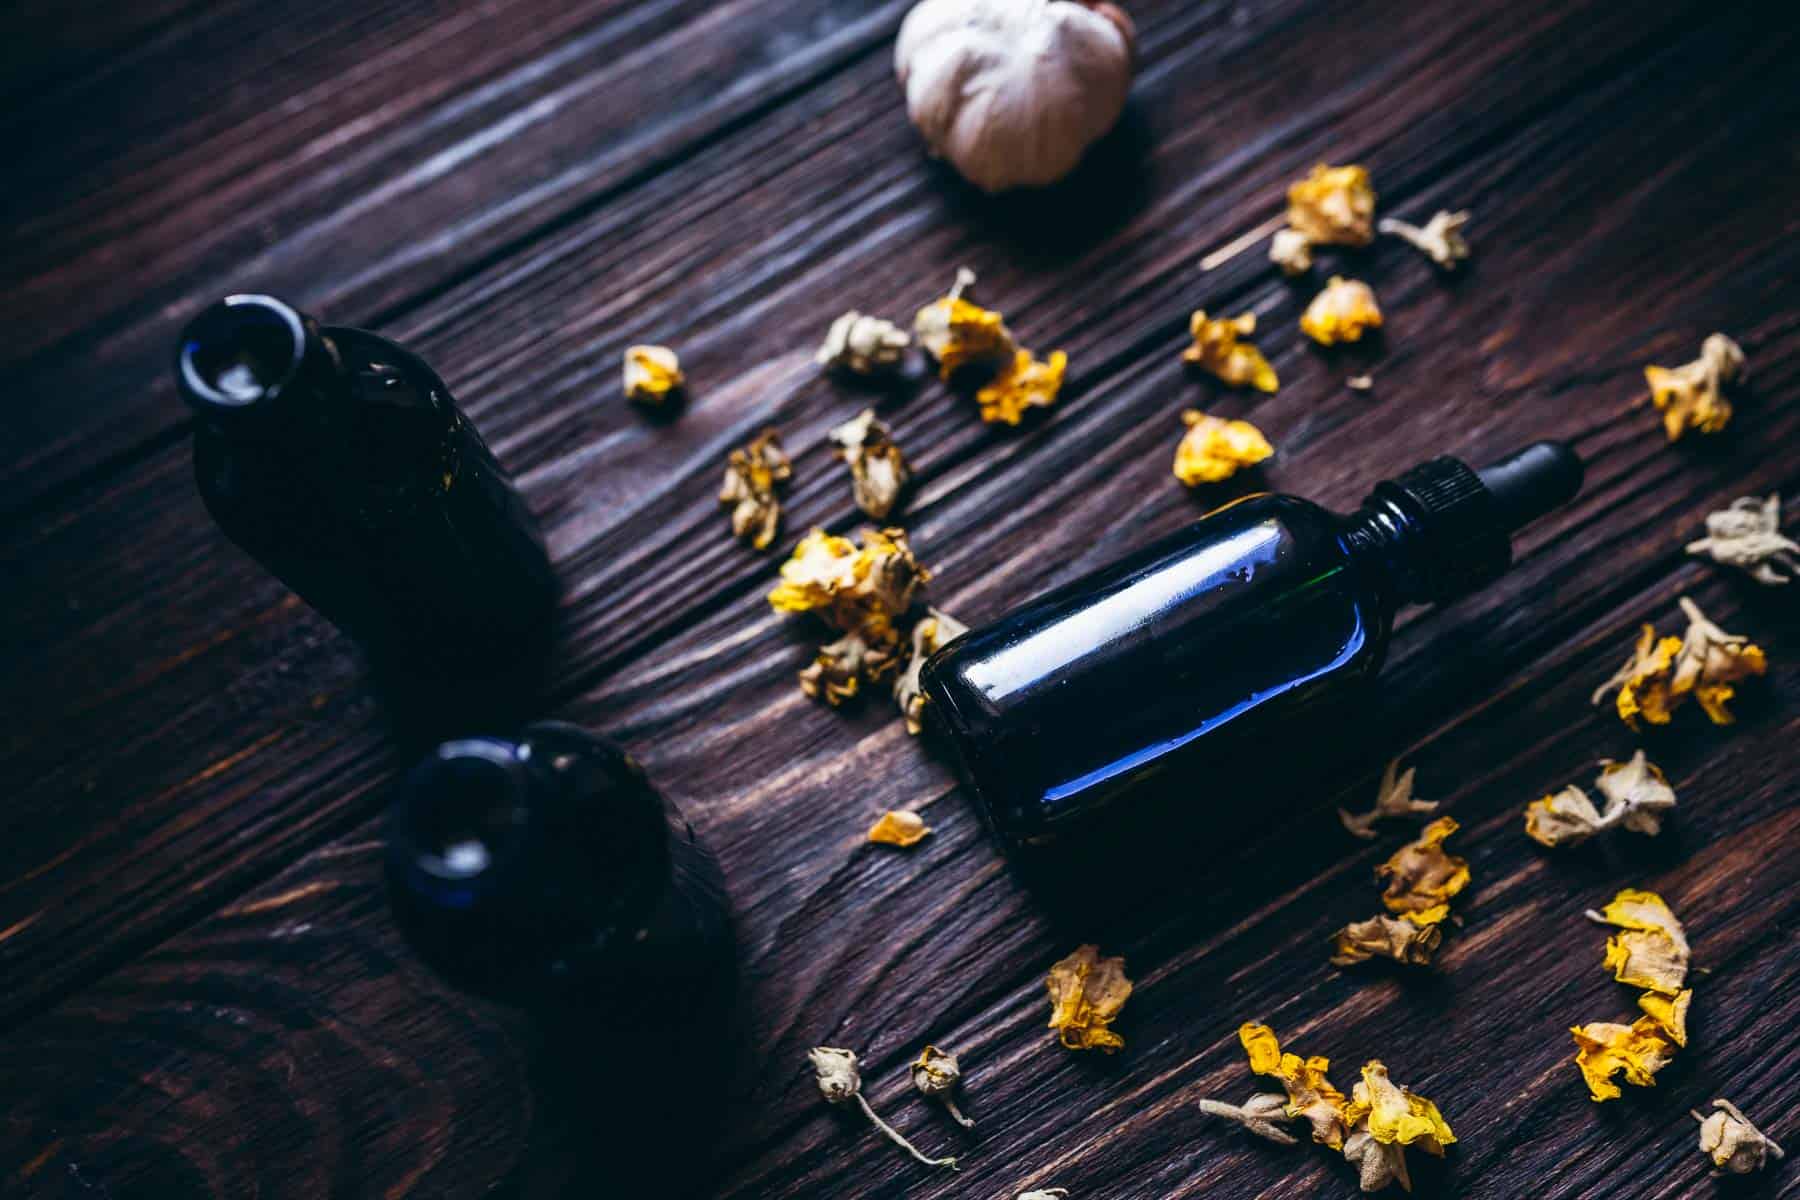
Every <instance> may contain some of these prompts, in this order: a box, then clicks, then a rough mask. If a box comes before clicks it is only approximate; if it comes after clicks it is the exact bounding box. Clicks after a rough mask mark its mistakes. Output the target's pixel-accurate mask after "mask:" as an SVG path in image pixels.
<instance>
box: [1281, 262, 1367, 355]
mask: <svg viewBox="0 0 1800 1200" xmlns="http://www.w3.org/2000/svg"><path fill="white" fill-rule="evenodd" d="M1380 325H1381V308H1380V306H1378V305H1377V304H1376V303H1375V293H1374V292H1373V291H1371V290H1370V288H1369V285H1368V284H1366V283H1363V282H1361V281H1360V280H1356V279H1345V278H1344V277H1343V276H1342V275H1333V276H1332V277H1331V281H1330V282H1329V283H1327V284H1326V285H1325V290H1324V291H1322V292H1320V293H1319V294H1318V295H1317V296H1314V297H1313V301H1312V303H1311V304H1309V305H1307V306H1306V312H1304V313H1303V314H1301V317H1300V332H1302V333H1304V334H1305V335H1306V336H1307V337H1309V338H1311V339H1312V340H1313V341H1315V342H1317V343H1319V345H1321V346H1333V345H1336V344H1337V343H1339V342H1355V341H1360V340H1362V335H1363V330H1365V329H1374V328H1377V327H1379V326H1380Z"/></svg>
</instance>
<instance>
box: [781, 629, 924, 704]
mask: <svg viewBox="0 0 1800 1200" xmlns="http://www.w3.org/2000/svg"><path fill="white" fill-rule="evenodd" d="M899 665H900V636H899V634H897V633H895V632H894V629H893V627H892V626H891V625H889V624H887V623H886V622H885V621H871V622H870V623H869V624H867V625H865V626H864V627H862V628H861V629H852V630H851V631H850V632H849V633H846V634H845V635H844V636H843V637H841V638H838V639H837V640H836V641H831V642H827V643H825V644H824V645H823V646H820V647H819V653H818V654H817V655H816V656H814V658H813V661H812V662H811V663H810V664H808V665H807V666H806V667H804V668H802V669H801V671H800V690H801V691H802V692H804V693H805V694H806V696H807V698H808V699H812V700H823V701H824V702H825V703H826V704H829V705H830V706H831V707H832V708H836V707H838V706H839V705H840V704H842V703H844V702H845V701H846V700H849V699H851V698H852V697H854V696H856V695H857V694H858V693H859V692H860V691H861V690H862V685H863V684H865V683H878V682H880V681H881V680H882V679H885V678H886V677H887V676H888V675H889V674H891V673H892V672H893V670H894V668H896V667H898V666H899Z"/></svg>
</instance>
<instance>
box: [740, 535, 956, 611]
mask: <svg viewBox="0 0 1800 1200" xmlns="http://www.w3.org/2000/svg"><path fill="white" fill-rule="evenodd" d="M860 536H861V538H862V545H861V546H858V545H857V544H856V543H854V542H852V541H851V540H850V539H849V538H844V537H837V536H835V535H833V534H829V533H826V532H825V531H824V530H823V529H815V530H813V531H812V532H811V533H809V534H807V535H806V536H805V537H804V538H802V539H800V544H799V545H797V546H795V547H794V553H793V557H791V558H789V559H788V561H787V562H785V563H783V564H782V565H781V583H780V584H779V585H777V586H776V588H775V589H774V590H773V591H771V592H770V593H769V603H770V605H771V606H773V607H774V609H775V611H776V612H786V613H803V612H816V613H818V614H819V617H820V618H821V619H822V620H824V621H825V623H826V624H828V625H830V626H831V627H832V628H834V629H837V630H839V631H841V632H845V633H850V632H857V631H861V632H863V633H865V635H867V634H869V633H870V632H871V631H872V630H873V629H874V628H875V627H878V626H879V625H880V624H881V623H883V622H885V623H887V624H889V625H892V624H894V623H895V622H897V621H898V620H899V619H900V617H901V616H902V615H904V614H905V612H906V610H907V609H908V608H910V607H912V602H913V598H914V595H915V593H916V592H917V591H918V589H919V587H920V586H922V585H923V584H924V583H925V581H926V580H928V579H930V578H931V573H930V572H929V571H927V570H926V569H925V568H924V567H923V566H921V565H920V564H919V561H918V560H917V559H916V558H914V557H913V553H912V548H911V547H910V546H908V545H907V542H906V531H905V530H903V529H864V530H863V531H862V532H861V535H860Z"/></svg>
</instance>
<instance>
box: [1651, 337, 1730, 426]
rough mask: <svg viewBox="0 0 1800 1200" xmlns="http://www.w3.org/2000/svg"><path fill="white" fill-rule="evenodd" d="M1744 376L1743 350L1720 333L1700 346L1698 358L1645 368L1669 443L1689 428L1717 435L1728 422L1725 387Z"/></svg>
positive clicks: (1727, 401)
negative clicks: (1672, 364)
mask: <svg viewBox="0 0 1800 1200" xmlns="http://www.w3.org/2000/svg"><path fill="white" fill-rule="evenodd" d="M1743 374H1744V348H1743V347H1742V346H1740V345H1738V344H1737V343H1736V342H1734V341H1732V340H1731V339H1730V338H1728V337H1726V336H1725V335H1724V334H1722V333H1715V334H1712V335H1710V336H1709V337H1708V338H1707V339H1706V340H1705V341H1704V342H1702V343H1700V357H1699V358H1696V359H1695V360H1694V361H1693V362H1691V363H1685V364H1683V365H1682V366H1679V367H1645V368H1644V378H1645V379H1646V380H1647V381H1648V382H1649V384H1650V400H1651V402H1652V403H1654V404H1655V405H1656V407H1657V410H1658V411H1659V412H1661V413H1662V415H1663V431H1664V432H1665V433H1667V434H1668V435H1669V440H1670V441H1671V442H1674V441H1679V440H1680V439H1681V436H1682V434H1684V433H1686V432H1687V431H1688V430H1689V429H1697V430H1699V431H1700V432H1701V433H1717V432H1719V430H1721V429H1723V428H1725V426H1726V424H1727V423H1728V422H1730V420H1731V401H1730V400H1727V399H1726V398H1725V388H1726V387H1728V386H1730V385H1731V384H1734V383H1736V382H1737V381H1738V380H1739V379H1740V378H1742V376H1743Z"/></svg>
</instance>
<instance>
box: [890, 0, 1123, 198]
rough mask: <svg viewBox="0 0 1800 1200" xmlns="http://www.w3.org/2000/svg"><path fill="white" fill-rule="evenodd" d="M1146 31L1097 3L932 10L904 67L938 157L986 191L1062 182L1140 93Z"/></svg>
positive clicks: (948, 0)
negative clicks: (1140, 37) (1141, 35)
mask: <svg viewBox="0 0 1800 1200" xmlns="http://www.w3.org/2000/svg"><path fill="white" fill-rule="evenodd" d="M1134 41H1135V33H1134V31H1133V29H1132V25H1131V18H1129V17H1127V16H1126V15H1125V13H1124V12H1123V11H1122V10H1121V9H1119V8H1118V7H1117V6H1116V5H1113V4H1107V3H1089V2H1086V0H920V2H919V3H918V4H916V5H914V6H913V9H912V11H911V12H909V13H907V14H906V20H905V22H904V23H903V24H902V25H901V26H900V39H899V42H898V43H897V44H896V46H895V48H894V69H895V71H896V72H897V73H898V75H899V77H900V86H901V87H902V88H904V89H905V90H906V108H907V113H908V115H909V116H911V117H912V122H913V124H914V125H916V126H918V129H919V132H920V133H922V134H924V135H925V141H926V142H927V143H928V144H929V145H930V147H931V151H932V153H933V154H937V155H941V156H942V157H944V158H947V159H949V160H950V162H951V164H952V165H954V166H955V167H956V169H957V170H958V171H960V172H962V174H963V176H964V177H965V178H967V179H968V180H969V182H970V183H973V184H974V185H975V186H976V187H979V188H981V189H982V190H983V191H987V192H1003V191H1006V190H1007V189H1008V188H1015V187H1042V186H1043V185H1045V184H1050V183H1055V182H1056V181H1057V180H1058V179H1061V178H1062V177H1063V176H1064V175H1067V174H1068V173H1069V172H1070V171H1071V170H1073V169H1074V168H1075V164H1076V163H1078V162H1080V161H1081V156H1082V154H1083V153H1084V152H1085V151H1086V150H1087V148H1088V147H1089V146H1090V145H1092V144H1093V143H1094V142H1095V141H1096V140H1098V139H1099V138H1100V137H1101V135H1103V134H1105V133H1106V131H1107V130H1109V129H1111V128H1112V127H1113V124H1114V122H1116V121H1117V120H1118V119H1119V113H1120V112H1122V111H1123V110H1124V107H1125V96H1126V94H1127V93H1128V92H1129V91H1130V90H1131V70H1132V54H1133V49H1134Z"/></svg>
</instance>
